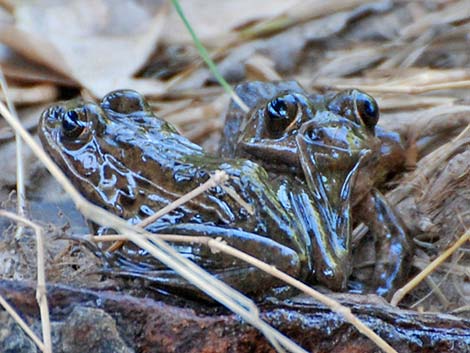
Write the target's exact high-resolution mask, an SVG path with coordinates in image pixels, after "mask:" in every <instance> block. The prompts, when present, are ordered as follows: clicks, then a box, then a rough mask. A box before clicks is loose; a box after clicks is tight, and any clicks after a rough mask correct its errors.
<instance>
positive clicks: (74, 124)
mask: <svg viewBox="0 0 470 353" xmlns="http://www.w3.org/2000/svg"><path fill="white" fill-rule="evenodd" d="M85 126H86V123H85V122H84V121H82V120H81V119H80V115H79V113H77V112H76V111H75V110H69V111H67V112H65V113H64V114H63V115H62V133H63V134H64V136H66V137H68V138H77V137H78V136H80V134H81V133H82V132H83V130H84V129H85Z"/></svg>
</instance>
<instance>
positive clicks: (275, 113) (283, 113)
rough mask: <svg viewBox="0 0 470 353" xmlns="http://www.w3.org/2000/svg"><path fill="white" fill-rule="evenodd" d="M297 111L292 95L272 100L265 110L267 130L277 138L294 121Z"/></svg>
mask: <svg viewBox="0 0 470 353" xmlns="http://www.w3.org/2000/svg"><path fill="white" fill-rule="evenodd" d="M297 110H298V107H297V99H296V97H295V96H294V95H292V94H286V95H283V96H279V97H276V98H274V99H272V100H271V101H270V102H269V103H268V104H267V105H266V109H265V118H266V127H267V130H268V131H269V132H270V133H271V134H272V135H273V136H274V137H279V136H280V135H282V133H283V132H284V130H285V129H286V128H287V127H288V126H289V125H290V124H291V123H292V121H293V120H294V119H295V117H296V115H297Z"/></svg>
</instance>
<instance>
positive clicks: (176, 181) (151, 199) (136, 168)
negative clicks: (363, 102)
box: [38, 90, 373, 297]
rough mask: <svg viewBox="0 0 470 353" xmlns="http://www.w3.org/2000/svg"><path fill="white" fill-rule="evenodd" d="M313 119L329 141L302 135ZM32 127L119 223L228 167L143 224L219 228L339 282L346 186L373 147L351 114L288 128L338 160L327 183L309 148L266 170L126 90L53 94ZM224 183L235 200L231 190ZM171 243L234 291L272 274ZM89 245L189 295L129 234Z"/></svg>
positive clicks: (183, 230) (305, 274) (119, 266)
mask: <svg viewBox="0 0 470 353" xmlns="http://www.w3.org/2000/svg"><path fill="white" fill-rule="evenodd" d="M338 129H339V130H338ZM318 130H323V131H324V132H325V133H327V134H329V135H331V134H332V133H333V132H334V131H335V130H338V131H341V134H342V135H341V138H338V139H336V140H335V141H334V143H335V146H326V147H325V146H323V147H320V148H319V149H318V151H315V149H316V148H318V144H316V143H315V142H314V140H312V138H313V137H314V134H315V131H318ZM38 135H39V138H40V140H41V142H42V145H43V147H44V149H45V151H46V152H47V153H48V154H49V155H50V156H51V158H52V159H53V160H54V161H55V163H56V164H57V165H58V166H59V168H60V169H61V170H62V171H63V172H64V173H65V174H66V175H67V176H68V178H69V179H70V181H71V182H72V183H73V184H74V185H75V187H76V188H77V189H78V190H79V192H80V193H81V194H82V195H83V196H84V197H85V198H87V199H88V200H89V201H91V202H92V203H94V204H96V205H98V206H100V207H102V208H104V209H106V210H108V211H110V212H112V213H114V214H116V215H118V216H119V217H121V218H123V219H126V220H127V221H128V222H129V223H131V224H138V223H140V222H141V221H142V220H144V219H146V218H147V217H149V216H151V215H153V214H154V213H155V212H156V211H158V210H159V209H161V208H162V207H164V206H166V205H168V204H170V203H171V202H173V201H175V200H177V199H178V198H180V197H181V196H183V195H184V194H186V193H187V192H189V191H191V190H193V189H194V188H196V187H197V186H199V185H201V184H202V183H204V182H206V181H207V180H208V179H209V178H210V177H211V175H212V174H213V173H215V172H216V171H219V170H221V171H224V172H225V173H226V174H227V175H228V177H229V182H228V185H226V187H221V186H216V187H213V188H210V189H209V190H208V191H206V192H204V193H203V194H200V195H199V196H197V197H195V198H193V199H191V200H190V201H188V202H187V203H185V204H183V205H181V206H180V207H178V208H176V209H175V210H173V211H171V212H170V213H168V214H166V215H165V216H163V217H161V218H159V219H157V220H156V221H154V222H153V223H151V224H149V225H148V226H146V228H145V229H146V230H148V231H150V232H153V233H165V234H179V235H187V236H208V237H213V238H217V239H221V240H222V241H224V242H226V243H227V244H229V245H231V246H233V247H235V248H237V249H240V250H242V251H244V252H246V253H247V254H249V255H252V256H255V257H257V258H259V259H261V260H262V261H264V262H266V263H268V264H271V265H274V266H276V268H278V269H279V270H281V271H283V272H285V273H287V274H288V275H290V276H293V277H295V278H297V279H299V280H301V281H304V282H306V283H316V284H320V285H322V286H324V287H327V288H329V289H331V290H333V291H343V290H346V289H347V284H348V278H349V276H350V274H351V268H352V266H351V244H350V242H351V239H350V234H351V207H352V186H353V184H354V183H355V180H356V179H357V176H358V173H359V171H360V170H361V168H362V166H365V165H367V163H368V160H369V159H370V158H371V156H372V153H371V152H372V150H373V148H372V146H371V144H370V141H371V140H370V131H368V130H367V129H365V128H364V126H362V124H361V123H358V122H356V121H353V120H350V119H347V118H344V117H342V116H340V115H338V114H335V113H332V114H329V115H325V116H323V117H322V118H321V119H319V120H315V121H312V122H309V123H308V124H307V123H306V124H303V125H302V126H301V127H300V128H299V131H298V133H297V136H296V138H297V139H299V141H300V140H302V143H300V145H299V146H301V147H300V149H301V150H302V151H304V154H303V155H305V156H312V155H315V154H316V153H317V152H318V153H320V154H321V156H320V158H321V163H323V164H324V165H325V166H326V167H325V168H326V169H328V168H330V169H331V168H333V169H334V167H335V166H341V167H340V169H338V170H337V171H334V170H333V169H331V173H330V174H331V175H330V176H331V178H332V180H334V183H335V184H334V188H332V187H330V184H329V183H327V181H326V180H322V179H321V178H320V179H318V177H320V174H317V171H316V170H313V169H312V170H310V171H309V170H308V169H309V168H310V167H312V160H310V161H306V162H305V163H304V165H305V170H306V171H307V172H308V175H309V177H308V178H306V179H305V180H304V179H302V178H300V177H298V176H296V175H284V176H283V177H282V178H272V177H271V176H270V174H269V173H268V171H267V170H266V169H265V168H264V167H263V166H262V165H261V164H259V163H257V162H254V161H252V160H250V159H247V158H243V157H234V158H228V157H221V156H216V155H211V154H209V153H207V152H205V151H204V150H203V148H202V147H200V146H199V145H197V144H195V143H193V142H191V141H189V140H188V139H187V138H185V137H184V136H182V135H181V134H180V133H178V131H177V130H176V129H175V127H173V126H172V125H171V124H169V123H168V122H166V121H165V120H163V119H161V118H159V117H157V116H156V115H155V114H154V113H153V112H152V110H151V109H150V107H149V105H148V104H147V102H146V101H145V98H144V97H143V96H141V95H140V94H139V93H137V92H135V91H132V90H118V91H113V92H111V93H109V94H107V95H106V96H105V97H103V98H102V100H101V101H100V102H92V101H85V100H82V99H76V100H71V101H66V102H60V103H56V104H54V105H53V106H51V107H49V108H48V109H46V110H45V111H44V112H43V114H42V115H41V117H40V120H39V124H38ZM325 148H326V150H328V151H332V150H335V149H338V150H339V151H341V155H337V156H336V157H335V156H333V155H331V156H330V155H328V154H327V153H324V150H325ZM322 149H323V150H322ZM343 151H347V153H344V154H343ZM340 159H341V160H340ZM326 169H325V170H326ZM317 176H318V177H317ZM312 183H313V184H315V183H317V184H318V185H319V188H318V189H315V188H313V187H312V185H311V184H312ZM227 188H230V189H231V190H232V191H233V192H234V193H236V194H238V196H239V197H240V198H241V199H243V200H244V201H245V202H244V203H240V202H237V201H236V200H235V199H234V198H233V196H231V195H233V192H228V191H227ZM322 195H323V196H325V197H324V198H322V197H321V196H322ZM247 204H248V205H249V206H250V207H249V208H250V210H249V209H247V208H248V207H247V206H246V205H247ZM90 228H91V231H92V232H94V233H96V234H99V235H100V234H108V233H110V232H111V233H112V232H113V230H112V229H108V228H106V227H102V226H99V225H97V224H94V223H90ZM172 245H173V246H174V247H175V248H176V249H177V250H178V251H179V252H180V253H181V254H182V255H183V256H185V257H187V258H188V259H190V260H192V261H194V262H195V263H196V264H198V265H200V266H201V267H203V268H204V269H206V270H208V271H209V272H210V273H212V274H213V275H214V276H215V277H216V278H219V279H221V280H223V281H224V282H226V283H227V284H229V285H231V286H233V287H234V288H236V289H238V290H240V291H242V292H243V293H245V294H252V295H256V296H258V297H260V296H261V297H262V296H263V295H264V294H265V293H268V292H270V291H271V290H272V288H274V287H277V286H280V285H282V283H280V281H279V280H277V279H275V278H273V277H272V276H271V275H269V274H267V273H265V272H263V271H261V270H259V269H257V268H256V267H254V266H252V265H250V264H247V263H245V262H243V261H242V260H239V259H236V258H234V257H231V256H230V255H227V254H224V253H215V254H214V253H213V252H212V251H211V250H210V249H209V248H207V247H206V246H205V245H203V244H197V243H173V244H172ZM100 250H101V251H100V253H101V254H102V256H103V257H104V258H105V259H106V261H107V262H108V263H109V265H110V266H111V267H112V268H113V269H116V271H119V273H120V274H124V275H128V276H131V277H136V278H144V279H146V280H149V281H152V283H153V285H155V286H157V287H159V288H163V289H164V290H165V291H169V292H174V293H177V294H183V295H189V296H195V297H199V291H198V290H197V289H196V288H195V287H193V286H191V285H190V284H188V283H187V282H186V281H185V280H183V279H182V278H180V277H179V276H178V275H177V274H176V273H175V272H174V271H172V270H171V269H168V268H166V267H165V266H164V265H163V264H162V263H160V262H159V261H158V260H157V259H155V258H153V257H152V256H150V255H149V254H148V253H146V252H145V251H144V250H142V249H140V248H138V247H136V246H135V245H133V244H132V243H130V242H129V243H125V244H124V245H123V246H122V247H121V248H120V249H118V250H116V251H113V252H111V251H107V250H106V248H104V249H100Z"/></svg>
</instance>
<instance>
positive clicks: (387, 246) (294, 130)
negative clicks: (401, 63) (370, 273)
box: [221, 81, 411, 295]
mask: <svg viewBox="0 0 470 353" xmlns="http://www.w3.org/2000/svg"><path fill="white" fill-rule="evenodd" d="M236 92H237V94H238V95H239V97H240V98H241V99H242V100H243V101H244V102H245V103H246V104H247V105H248V106H249V107H250V112H249V113H248V114H246V113H245V112H243V111H242V110H241V109H240V108H239V107H238V105H237V104H235V103H234V102H232V104H231V107H230V109H229V112H228V114H227V117H226V122H225V128H224V134H223V138H222V142H221V155H222V156H223V157H227V158H236V157H244V158H249V159H251V160H253V161H256V162H257V163H260V164H261V165H262V166H263V167H264V168H265V169H267V170H268V171H269V172H270V173H271V175H272V176H274V177H281V178H282V177H285V176H291V175H295V176H297V177H298V178H300V179H301V180H303V181H306V182H307V185H308V187H309V189H310V191H311V192H312V193H313V194H314V195H317V197H318V198H320V199H322V200H324V203H325V204H324V206H322V208H321V209H322V210H325V215H324V217H325V218H328V217H331V215H332V214H334V213H335V211H334V210H335V209H338V202H339V204H341V202H342V201H341V197H340V195H341V193H342V192H343V189H344V186H345V181H344V180H345V177H346V176H347V172H348V171H349V170H351V165H349V164H348V163H349V161H350V159H349V156H350V153H351V149H354V148H364V151H366V149H367V150H368V151H369V156H368V157H367V158H366V160H365V161H364V162H363V163H362V166H361V167H360V169H359V171H358V173H357V177H356V179H355V182H354V183H353V192H352V202H353V206H355V207H354V209H353V212H352V215H353V218H354V221H355V222H357V223H359V222H364V223H365V224H366V225H367V226H368V227H369V230H370V231H371V233H372V234H373V235H374V237H375V243H376V261H375V270H374V277H373V281H372V282H373V283H375V284H374V286H375V287H376V288H377V292H378V293H380V294H382V295H387V294H389V293H390V290H391V289H392V288H394V287H396V286H397V285H398V284H399V282H400V281H401V280H402V279H403V277H404V276H405V274H406V269H407V266H406V262H407V261H409V260H410V256H411V242H410V240H409V239H408V237H407V234H406V231H405V227H404V225H403V223H402V221H401V219H400V217H399V216H398V215H397V214H396V213H395V212H394V210H393V208H391V207H390V206H389V205H388V203H387V201H386V199H385V198H384V197H383V195H382V194H381V193H380V192H379V191H378V190H377V189H376V188H375V185H377V184H379V183H380V182H382V181H384V179H385V178H386V176H387V174H388V173H389V172H391V171H395V170H397V169H399V168H400V167H402V166H403V164H404V161H405V150H404V148H403V144H402V141H401V137H400V135H398V134H397V133H394V132H388V131H385V130H384V129H382V128H381V127H379V126H377V122H378V120H379V107H378V105H377V103H376V101H375V100H374V99H373V98H372V97H371V96H369V95H368V94H366V93H364V92H362V91H360V90H356V89H351V90H345V91H341V92H339V93H327V94H324V95H320V94H309V93H307V92H306V91H305V90H304V89H303V88H302V87H301V86H299V84H298V83H296V82H294V81H290V82H274V83H265V82H247V83H244V84H241V85H239V86H238V87H237V88H236ZM335 117H342V118H343V119H344V120H349V121H353V122H354V123H355V124H358V125H359V126H361V127H362V129H363V133H364V134H365V135H366V136H367V137H366V138H367V142H364V143H362V145H355V144H356V143H357V141H355V140H350V139H349V135H348V132H349V129H350V128H349V127H344V126H342V125H341V124H340V123H337V125H329V126H323V125H322V122H323V121H330V120H332V119H333V120H334V119H336V118H335ZM338 121H339V120H338ZM306 131H308V132H309V133H306ZM342 146H344V147H345V148H342ZM344 216H345V215H344ZM347 217H349V216H347Z"/></svg>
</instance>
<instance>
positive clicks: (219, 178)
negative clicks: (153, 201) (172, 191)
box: [108, 170, 237, 251]
mask: <svg viewBox="0 0 470 353" xmlns="http://www.w3.org/2000/svg"><path fill="white" fill-rule="evenodd" d="M227 180H228V175H227V174H226V173H225V172H223V171H220V170H218V171H216V172H215V174H214V175H211V176H210V178H209V179H208V180H207V181H206V182H205V183H204V184H202V185H199V186H198V187H197V188H195V189H194V190H191V191H190V192H188V193H187V194H185V195H183V196H181V197H180V198H178V199H177V200H175V201H173V202H172V203H170V204H168V205H167V206H165V207H163V208H162V209H160V210H158V212H156V213H155V214H153V215H152V216H150V217H147V218H146V219H144V220H143V221H142V222H140V223H139V224H138V226H139V227H142V228H145V227H146V226H148V225H150V224H152V223H154V222H155V221H156V220H157V219H159V218H160V217H163V216H164V215H166V214H167V213H168V212H171V211H173V210H174V209H176V208H178V207H179V206H181V205H183V204H184V203H186V202H188V201H189V200H191V199H193V198H195V197H196V196H198V195H200V194H202V193H204V192H206V191H207V190H209V189H210V188H213V187H215V186H217V185H219V184H221V183H224V182H226V181H227ZM236 200H237V199H236ZM122 244H123V241H118V242H116V243H114V244H113V245H111V246H110V248H109V249H108V251H115V250H117V249H119V248H120V247H121V246H122Z"/></svg>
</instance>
